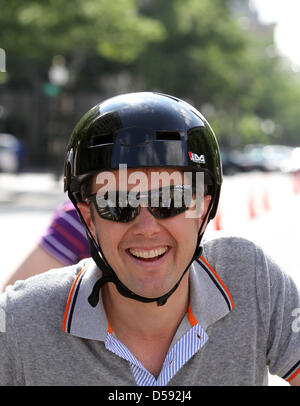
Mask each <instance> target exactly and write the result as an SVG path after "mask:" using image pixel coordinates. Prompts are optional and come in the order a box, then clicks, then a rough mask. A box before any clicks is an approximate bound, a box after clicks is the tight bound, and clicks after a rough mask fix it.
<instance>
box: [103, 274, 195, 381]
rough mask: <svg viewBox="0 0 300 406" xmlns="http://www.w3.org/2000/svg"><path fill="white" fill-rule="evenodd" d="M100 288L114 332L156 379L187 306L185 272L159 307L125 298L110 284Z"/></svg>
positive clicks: (186, 276) (187, 295)
mask: <svg viewBox="0 0 300 406" xmlns="http://www.w3.org/2000/svg"><path fill="white" fill-rule="evenodd" d="M103 288H104V289H103ZM103 288H102V300H103V304H104V308H105V311H106V315H107V318H108V321H109V323H110V325H111V327H112V329H113V332H114V334H115V335H116V337H117V338H118V339H119V340H120V341H121V342H122V343H123V344H124V345H125V346H126V347H127V348H128V349H129V350H130V351H131V353H132V354H133V355H134V356H135V357H136V358H137V359H138V360H139V361H140V362H141V363H142V364H143V365H144V367H145V368H146V369H148V371H150V372H151V373H152V374H153V376H155V377H156V378H157V377H158V375H159V373H160V370H161V368H162V364H163V362H164V360H165V357H166V355H167V353H168V350H169V348H170V345H171V342H172V340H173V338H174V335H175V333H176V331H177V328H178V326H179V324H180V322H181V320H182V319H183V317H184V315H185V314H186V312H187V309H188V303H189V290H188V275H187V274H186V275H185V276H184V278H183V279H182V281H181V283H180V285H179V287H178V288H177V290H176V291H175V292H174V293H173V294H172V295H171V296H170V297H169V299H168V301H167V303H166V304H164V305H163V306H157V304H156V302H152V303H143V302H138V301H136V300H132V299H129V298H125V297H123V296H121V295H120V294H119V293H118V291H117V289H116V288H115V285H112V284H110V285H108V284H107V285H104V287H103Z"/></svg>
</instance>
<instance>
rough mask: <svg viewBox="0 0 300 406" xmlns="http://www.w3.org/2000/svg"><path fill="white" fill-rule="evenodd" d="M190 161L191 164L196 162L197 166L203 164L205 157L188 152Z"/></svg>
mask: <svg viewBox="0 0 300 406" xmlns="http://www.w3.org/2000/svg"><path fill="white" fill-rule="evenodd" d="M189 156H190V160H191V161H193V162H196V163H197V164H205V162H206V161H205V156H204V155H203V154H202V155H197V154H195V153H194V152H189Z"/></svg>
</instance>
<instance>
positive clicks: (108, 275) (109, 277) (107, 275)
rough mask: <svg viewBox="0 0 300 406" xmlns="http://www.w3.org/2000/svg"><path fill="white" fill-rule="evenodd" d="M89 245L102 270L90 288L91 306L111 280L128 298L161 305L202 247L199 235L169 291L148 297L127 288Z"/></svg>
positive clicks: (96, 301) (199, 254)
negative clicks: (189, 259) (187, 261)
mask: <svg viewBox="0 0 300 406" xmlns="http://www.w3.org/2000/svg"><path fill="white" fill-rule="evenodd" d="M90 245H91V254H92V257H93V259H94V261H95V262H96V265H97V266H98V268H100V269H101V270H102V272H103V276H102V277H101V278H100V279H98V281H97V282H96V283H95V285H94V287H93V290H92V292H91V294H90V296H89V297H88V302H89V304H90V305H91V306H92V307H96V306H97V304H98V302H99V293H100V289H101V288H102V286H103V285H104V284H105V283H107V282H113V283H114V284H115V285H116V288H117V290H118V292H119V293H120V294H121V295H123V296H125V297H128V298H130V299H134V300H138V301H140V302H144V303H150V302H157V306H163V305H164V304H165V303H166V302H167V300H168V298H169V297H170V296H171V295H172V294H173V293H174V292H175V290H176V289H177V288H178V286H179V284H180V282H181V280H182V278H183V277H184V275H185V273H186V272H187V270H188V269H189V267H190V266H191V264H192V262H193V261H195V260H196V259H197V258H199V257H200V256H201V252H202V247H201V246H200V237H199V238H198V241H197V247H196V250H195V253H194V255H193V258H192V259H191V261H190V263H189V264H188V266H187V267H186V268H185V270H184V272H183V273H182V275H181V277H180V279H179V280H178V282H177V283H176V284H175V285H174V286H173V288H172V289H170V290H169V292H167V293H166V294H164V295H162V296H160V297H156V298H148V297H144V296H140V295H137V294H136V293H134V292H132V291H131V290H130V289H128V288H127V287H126V286H125V285H124V284H123V283H122V282H121V281H120V280H119V278H118V277H117V275H116V274H115V272H114V271H113V269H112V268H111V267H110V266H109V265H107V264H105V263H104V262H103V260H102V259H101V258H100V255H99V252H98V250H96V247H95V245H94V244H93V242H91V244H90Z"/></svg>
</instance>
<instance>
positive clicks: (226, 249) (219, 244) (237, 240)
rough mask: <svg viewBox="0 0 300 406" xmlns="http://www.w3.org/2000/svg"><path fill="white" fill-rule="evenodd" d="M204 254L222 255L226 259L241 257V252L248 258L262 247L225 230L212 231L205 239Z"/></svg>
mask: <svg viewBox="0 0 300 406" xmlns="http://www.w3.org/2000/svg"><path fill="white" fill-rule="evenodd" d="M202 245H203V255H204V256H208V257H214V256H216V255H222V256H223V258H224V260H231V261H233V260H235V259H239V260H240V259H241V254H243V255H246V258H247V259H249V257H251V256H253V254H255V253H256V252H257V251H262V250H261V247H260V246H259V245H258V244H257V243H255V242H253V241H251V240H248V239H247V238H244V237H240V236H235V235H231V234H229V233H226V232H224V231H216V232H210V233H208V234H207V235H205V238H204V239H203V244H202Z"/></svg>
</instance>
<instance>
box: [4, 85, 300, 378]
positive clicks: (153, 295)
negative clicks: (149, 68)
mask: <svg viewBox="0 0 300 406" xmlns="http://www.w3.org/2000/svg"><path fill="white" fill-rule="evenodd" d="M221 184H222V168H221V161H220V153H219V147H218V144H217V140H216V137H215V135H214V133H213V131H212V129H211V127H210V125H209V124H208V122H207V121H206V120H205V118H204V117H203V116H202V115H201V114H200V113H199V112H198V111H197V110H196V109H195V108H194V107H192V106H191V105H189V104H187V103H185V102H184V101H181V100H179V99H177V98H175V97H171V96H167V95H163V94H158V93H133V94H125V95H121V96H116V97H113V98H111V99H108V100H106V101H104V102H102V103H100V104H98V105H97V106H95V107H94V108H93V109H91V110H90V111H89V112H87V113H86V114H85V115H84V116H83V118H82V119H81V120H80V122H79V123H78V124H77V126H76V127H75V129H74V132H73V134H72V136H71V139H70V141H69V145H68V155H67V160H66V169H65V190H66V191H67V192H68V195H69V197H70V199H71V201H72V202H73V204H74V206H75V207H76V209H77V211H78V214H79V215H80V217H81V220H82V222H83V224H84V226H85V228H86V232H87V237H88V239H89V243H90V250H91V258H89V259H85V260H82V261H81V262H79V263H78V264H76V265H74V266H71V267H67V268H64V269H59V270H52V271H49V272H47V273H44V274H41V275H38V276H35V277H33V278H30V279H28V280H26V281H22V282H21V281H19V282H17V283H16V284H15V285H14V286H12V287H9V288H7V290H6V293H5V294H3V295H2V296H1V298H0V310H1V313H0V315H1V314H2V315H3V317H2V320H1V323H0V326H1V332H0V353H1V360H2V362H1V364H0V383H1V384H2V385H7V384H10V385H98V386H99V385H100V386H104V385H105V386H106V385H115V386H120V385H126V386H127V385H139V386H146V385H147V386H162V385H177V386H189V385H192V386H202V385H265V384H267V372H268V370H269V371H270V372H271V373H272V374H277V375H279V376H280V377H282V378H283V379H286V380H288V381H289V382H290V383H291V384H297V383H298V381H299V377H300V374H299V371H300V368H299V367H300V365H299V363H300V361H299V360H300V335H299V332H298V331H297V325H298V324H297V320H296V319H295V317H297V316H295V315H297V314H298V313H297V311H295V309H296V310H297V309H298V308H300V302H299V292H298V289H297V287H296V286H295V284H294V282H293V281H292V280H291V279H290V278H289V277H288V276H287V275H286V274H285V273H284V272H283V271H282V270H281V269H280V268H279V267H278V266H277V265H276V264H275V263H274V262H273V261H272V259H270V258H268V257H267V256H266V255H265V254H264V253H263V251H262V250H261V249H260V248H259V247H257V246H256V245H254V244H253V243H251V242H250V241H246V240H243V239H241V238H236V237H224V236H220V237H217V238H211V239H206V240H205V241H204V239H203V234H204V232H205V229H206V226H207V224H208V222H209V221H210V220H211V219H212V218H214V216H215V214H216V211H217V207H218V201H219V196H220V191H221ZM237 194H238V191H237ZM233 198H236V197H233Z"/></svg>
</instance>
